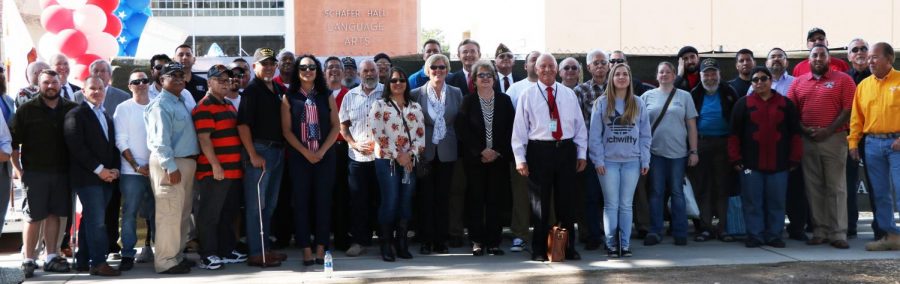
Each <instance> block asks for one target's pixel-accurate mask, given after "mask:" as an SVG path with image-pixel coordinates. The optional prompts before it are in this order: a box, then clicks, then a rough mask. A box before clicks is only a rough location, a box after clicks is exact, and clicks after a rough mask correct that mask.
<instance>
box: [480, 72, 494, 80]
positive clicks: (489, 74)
mask: <svg viewBox="0 0 900 284" xmlns="http://www.w3.org/2000/svg"><path fill="white" fill-rule="evenodd" d="M476 76H478V78H479V79H488V78H491V79H493V78H494V74H491V73H478V75H476Z"/></svg>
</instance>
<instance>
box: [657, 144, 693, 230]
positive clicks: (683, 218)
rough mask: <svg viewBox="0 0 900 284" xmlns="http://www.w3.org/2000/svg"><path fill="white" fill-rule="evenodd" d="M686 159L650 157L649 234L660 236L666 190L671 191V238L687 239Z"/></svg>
mask: <svg viewBox="0 0 900 284" xmlns="http://www.w3.org/2000/svg"><path fill="white" fill-rule="evenodd" d="M686 166H687V157H684V158H678V159H669V158H666V157H662V156H657V155H650V196H648V199H649V200H648V201H649V203H650V233H653V234H656V235H657V236H662V233H663V209H664V208H665V207H664V205H663V204H664V202H663V200H664V199H665V196H666V189H669V190H671V191H672V192H671V195H672V196H671V198H672V208H670V209H669V210H670V212H671V216H672V223H671V225H670V226H672V236H674V237H676V238H687V226H688V222H687V219H688V217H687V212H686V209H685V207H684V206H685V205H684V168H685V167H686Z"/></svg>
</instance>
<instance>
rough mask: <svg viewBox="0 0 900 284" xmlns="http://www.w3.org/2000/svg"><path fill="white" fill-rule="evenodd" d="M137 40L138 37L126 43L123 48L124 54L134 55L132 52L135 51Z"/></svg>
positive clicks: (134, 52)
mask: <svg viewBox="0 0 900 284" xmlns="http://www.w3.org/2000/svg"><path fill="white" fill-rule="evenodd" d="M138 40H139V39H135V40H132V41H131V42H129V43H128V46H126V47H125V48H124V50H125V53H126V55H128V56H134V54H136V53H137V47H138V42H139V41H138Z"/></svg>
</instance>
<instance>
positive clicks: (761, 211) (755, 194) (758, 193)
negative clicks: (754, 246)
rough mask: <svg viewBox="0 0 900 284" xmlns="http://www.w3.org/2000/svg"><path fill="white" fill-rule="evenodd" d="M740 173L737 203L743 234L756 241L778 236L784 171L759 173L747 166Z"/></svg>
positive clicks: (785, 187) (782, 210) (783, 195)
mask: <svg viewBox="0 0 900 284" xmlns="http://www.w3.org/2000/svg"><path fill="white" fill-rule="evenodd" d="M740 176H741V207H742V208H743V209H744V223H745V226H746V228H747V237H748V238H753V239H756V240H757V241H760V242H770V241H773V240H780V239H781V234H782V232H783V231H784V204H785V199H786V198H787V180H788V171H780V172H775V173H763V172H760V171H756V170H750V173H747V171H743V172H741V174H740Z"/></svg>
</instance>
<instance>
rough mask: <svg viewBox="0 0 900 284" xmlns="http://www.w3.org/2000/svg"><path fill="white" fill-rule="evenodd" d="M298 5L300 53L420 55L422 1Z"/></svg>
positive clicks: (317, 0)
mask: <svg viewBox="0 0 900 284" xmlns="http://www.w3.org/2000/svg"><path fill="white" fill-rule="evenodd" d="M295 3H296V4H295V6H294V11H295V13H294V24H295V25H294V35H295V37H294V41H295V47H296V48H295V49H296V50H297V52H298V53H300V54H302V53H312V54H315V55H317V56H325V55H355V56H365V55H374V54H376V53H379V52H385V53H387V54H388V55H391V56H395V55H406V54H414V53H417V52H418V48H416V45H417V36H418V32H419V27H418V25H419V19H418V17H419V13H418V12H419V2H418V0H310V1H297V2H295Z"/></svg>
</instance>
